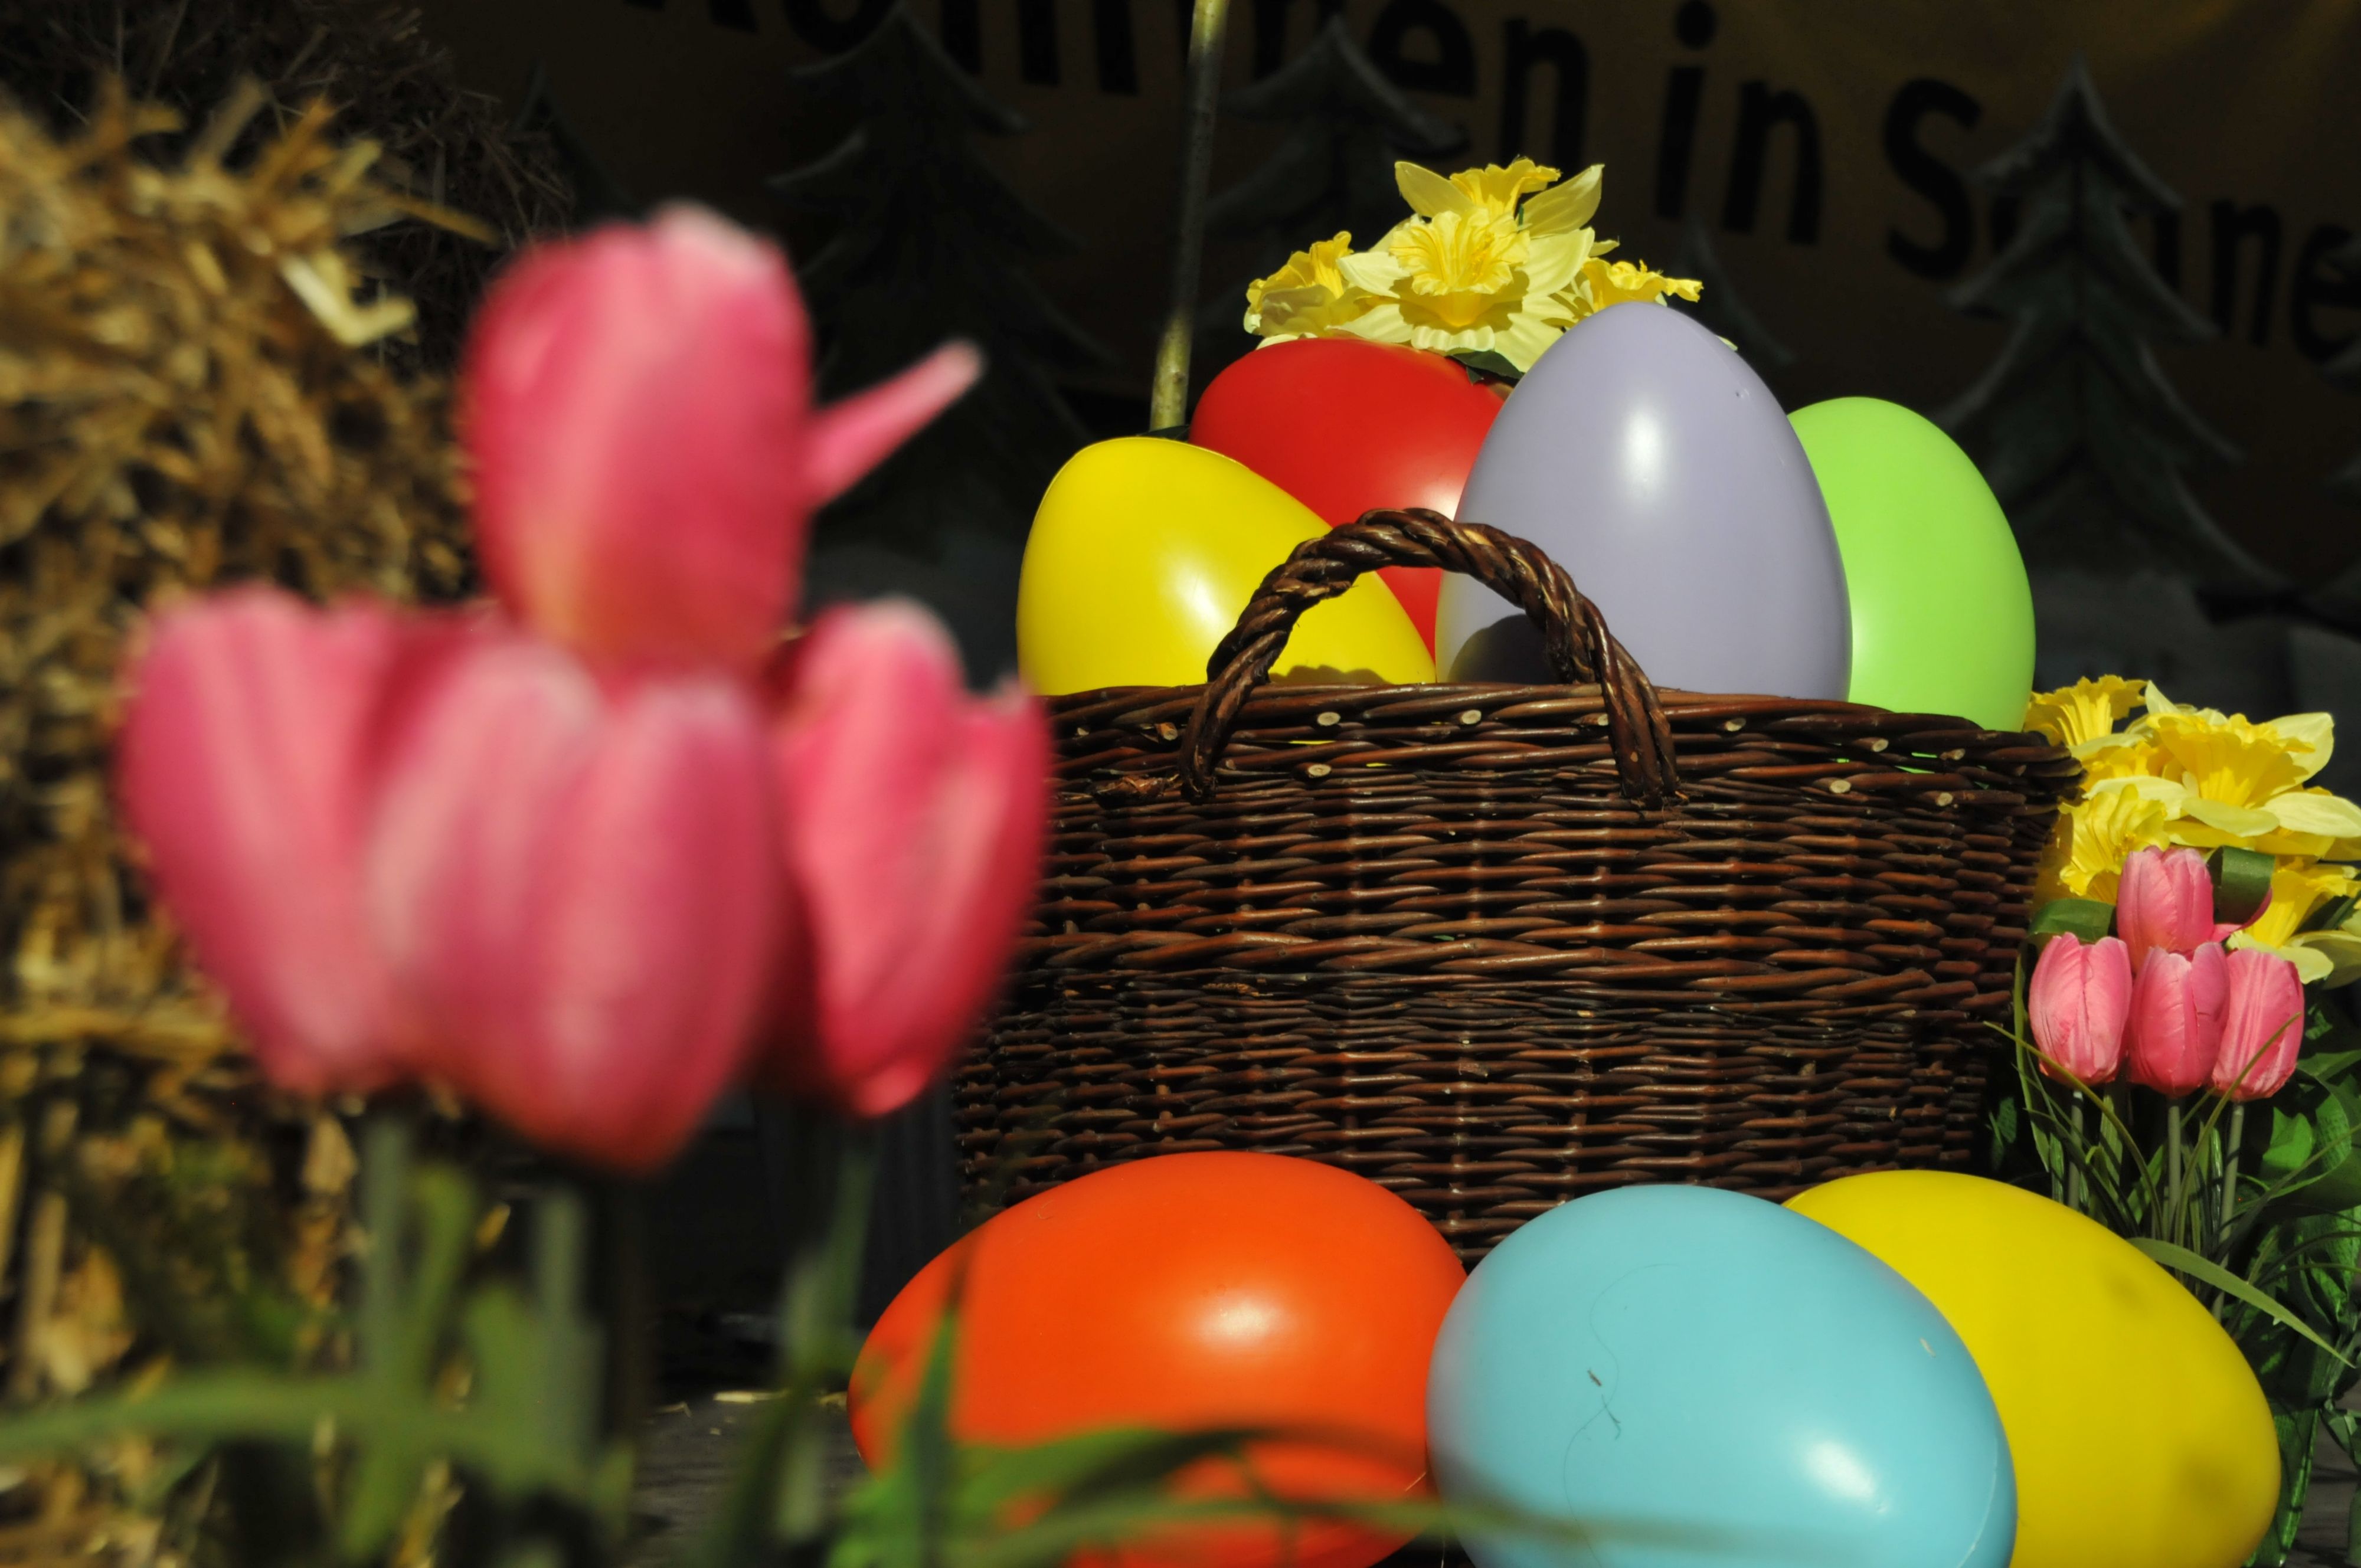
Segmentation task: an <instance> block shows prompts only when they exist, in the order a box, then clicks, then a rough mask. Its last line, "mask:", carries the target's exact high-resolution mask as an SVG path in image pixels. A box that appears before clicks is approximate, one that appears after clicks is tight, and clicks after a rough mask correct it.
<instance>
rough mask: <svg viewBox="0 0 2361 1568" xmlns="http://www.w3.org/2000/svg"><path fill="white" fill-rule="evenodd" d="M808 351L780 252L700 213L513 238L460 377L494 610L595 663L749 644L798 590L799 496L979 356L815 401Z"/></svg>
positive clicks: (875, 450)
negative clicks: (836, 400)
mask: <svg viewBox="0 0 2361 1568" xmlns="http://www.w3.org/2000/svg"><path fill="white" fill-rule="evenodd" d="M810 361H811V332H810V327H809V324H808V323H807V319H806V317H805V314H804V309H803V302H802V299H801V297H800V296H799V295H798V294H797V292H796V284H795V279H794V277H793V275H792V274H790V273H789V272H788V270H787V264H786V258H785V257H783V256H782V255H780V253H779V251H778V249H777V247H774V246H772V245H769V244H766V243H764V242H763V241H762V240H760V239H758V238H756V237H755V236H752V235H750V234H748V233H746V232H745V231H743V230H741V229H739V228H737V227H735V226H734V225H730V224H729V223H727V222H725V221H723V220H722V219H720V218H719V217H716V216H714V215H712V214H708V213H705V212H702V211H699V210H697V209H695V208H686V207H675V208H672V209H668V210H667V211H666V212H665V213H664V214H662V215H661V216H660V217H658V218H657V220H656V221H655V222H654V223H653V224H649V225H644V226H638V225H609V226H607V227H604V228H601V229H598V230H595V231H594V232H592V233H591V234H590V235H589V236H588V237H586V238H583V239H580V240H577V241H574V242H572V243H570V244H566V245H563V246H544V247H538V248H536V249H534V250H532V251H529V252H527V253H526V255H525V256H524V257H523V258H522V259H521V260H520V261H519V262H518V263H517V264H516V265H515V266H514V267H513V268H511V269H510V270H509V271H508V273H507V274H506V275H505V276H504V277H503V278H502V279H501V280H500V285H499V286H498V287H497V288H496V289H494V290H493V291H492V292H491V295H490V296H489V299H488V300H487V301H486V302H485V304H484V308H483V311H482V313H480V314H479V315H478V318H477V321H476V323H475V326H474V329H473V330H472V331H471V332H470V334H469V335H468V340H467V355H466V365H465V368H464V374H463V376H462V378H461V383H460V391H461V409H462V417H461V421H460V432H461V436H462V439H463V441H464V442H465V444H466V446H467V455H468V457H469V459H470V461H471V463H472V465H473V468H474V478H475V488H476V503H475V516H476V543H477V549H478V554H479V556H480V558H481V559H482V561H483V564H484V575H485V576H486V577H487V578H488V579H489V582H490V584H491V587H492V589H493V591H494V592H495V593H496V594H497V595H498V596H499V597H500V602H501V604H502V605H503V606H504V607H505V608H506V609H508V610H509V612H510V614H511V615H512V616H513V617H515V619H516V620H519V621H521V622H522V623H523V624H525V625H526V626H529V627H531V628H532V629H533V630H535V631H537V632H539V633H540V634H542V635H543V636H545V637H549V638H552V639H554V640H555V641H559V642H563V643H565V644H566V646H567V647H569V648H572V649H574V650H575V651H576V652H580V653H583V654H585V655H587V656H589V657H593V658H601V659H609V660H622V661H648V660H654V661H659V662H672V663H706V662H713V663H737V664H751V663H754V662H756V661H759V660H761V659H762V658H763V657H765V656H767V655H768V653H769V652H771V650H772V648H773V647H774V645H775V643H776V642H777V640H778V635H779V630H780V628H781V627H782V626H783V625H785V621H786V620H787V617H788V616H789V614H790V613H791V612H792V611H793V610H794V609H795V607H796V602H797V600H798V599H799V598H801V595H802V585H801V577H802V565H803V556H804V542H805V538H806V534H807V529H808V527H809V522H810V517H811V513H812V510H813V509H814V508H816V507H818V506H819V505H820V504H821V503H822V502H824V501H827V500H829V499H831V498H832V497H833V496H835V495H836V494H837V493H838V492H839V491H840V490H842V489H843V488H845V487H846V486H847V485H850V484H851V483H852V481H853V480H855V479H857V478H859V477H861V476H862V474H863V473H865V472H866V471H867V470H869V469H870V468H872V467H873V466H875V465H876V464H877V463H878V462H879V461H880V460H881V459H883V458H884V455H886V454H887V453H889V452H891V451H892V450H893V449H894V448H895V446H897V445H899V444H901V443H902V441H903V440H904V439H906V437H907V436H908V435H909V434H910V433H912V432H914V431H916V430H917V429H918V428H919V427H920V426H921V425H924V424H925V423H926V422H928V421H929V420H931V419H932V418H934V416H935V415H936V414H938V413H939V412H940V411H942V410H943V408H944V407H945V406H946V405H948V404H949V403H950V402H951V401H952V400H954V399H956V398H957V397H958V396H959V395H960V394H961V392H963V391H964V390H966V389H967V387H968V385H969V383H970V382H972V380H974V378H975V377H976V375H977V373H978V370H979V368H980V365H981V361H979V360H978V359H977V357H976V355H975V353H974V351H973V350H972V349H970V348H968V347H966V346H964V345H950V347H948V348H946V349H944V350H942V351H940V352H939V353H938V354H937V355H936V356H934V357H933V358H931V359H929V360H927V361H925V362H923V363H921V364H919V365H917V366H915V367H912V368H911V369H909V370H907V371H906V372H904V373H903V374H902V375H901V376H900V377H898V378H895V380H892V381H889V382H887V383H886V384H885V385H884V386H883V387H879V388H875V389H872V390H870V391H868V392H866V393H863V394H862V395H860V396H858V397H855V398H852V399H851V400H847V401H846V402H844V403H841V404H839V405H837V406H836V407H834V408H831V409H823V410H815V409H814V408H813V407H812V403H811V369H810ZM692 522H693V526H691V524H692Z"/></svg>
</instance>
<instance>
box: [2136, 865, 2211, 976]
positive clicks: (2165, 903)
mask: <svg viewBox="0 0 2361 1568" xmlns="http://www.w3.org/2000/svg"><path fill="white" fill-rule="evenodd" d="M2213 926H2214V921H2213V874H2212V873H2211V872H2208V871H2207V870H2206V869H2205V857H2204V856H2202V855H2201V854H2199V853H2198V852H2197V851H2196V850H2134V851H2133V852H2132V853H2131V854H2130V855H2128V856H2126V857H2125V860H2124V869H2123V875H2122V878H2121V879H2120V882H2119V884H2118V886H2117V890H2116V893H2115V929H2116V930H2117V931H2118V932H2119V933H2121V934H2122V937H2123V939H2124V945H2125V947H2127V948H2130V949H2131V954H2132V968H2133V969H2134V970H2139V969H2141V968H2143V967H2144V966H2145V965H2146V964H2147V959H2148V957H2149V955H2151V954H2153V953H2158V952H2172V953H2192V952H2195V951H2196V950H2197V948H2198V947H2199V946H2200V945H2201V944H2202V943H2205V942H2209V941H2212V940H2213V939H2214V931H2213Z"/></svg>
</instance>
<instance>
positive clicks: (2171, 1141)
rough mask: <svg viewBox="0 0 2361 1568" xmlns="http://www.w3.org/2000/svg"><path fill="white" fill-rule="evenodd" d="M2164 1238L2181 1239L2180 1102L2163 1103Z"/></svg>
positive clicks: (2174, 1240)
mask: <svg viewBox="0 0 2361 1568" xmlns="http://www.w3.org/2000/svg"><path fill="white" fill-rule="evenodd" d="M2164 1192H2165V1199H2164V1202H2165V1214H2164V1225H2165V1232H2164V1239H2165V1240H2166V1241H2169V1242H2178V1241H2180V1239H2181V1235H2180V1229H2181V1224H2180V1222H2181V1212H2180V1101H2178V1100H2168V1101H2166V1102H2165V1103H2164Z"/></svg>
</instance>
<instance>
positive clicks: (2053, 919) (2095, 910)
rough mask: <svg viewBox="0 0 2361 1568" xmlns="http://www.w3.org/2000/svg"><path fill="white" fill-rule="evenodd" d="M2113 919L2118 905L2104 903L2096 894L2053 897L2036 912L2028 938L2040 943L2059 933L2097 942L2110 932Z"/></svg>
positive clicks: (2037, 943)
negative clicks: (2089, 896)
mask: <svg viewBox="0 0 2361 1568" xmlns="http://www.w3.org/2000/svg"><path fill="white" fill-rule="evenodd" d="M2114 922H2115V906H2114V905H2112V904H2102V903H2100V902H2099V901H2098V900H2097V899H2095V898H2053V899H2051V900H2050V901H2049V902H2048V903H2047V904H2045V905H2042V906H2041V907H2040V908H2038V909H2037V910H2035V911H2034V912H2033V927H2032V929H2031V931H2029V932H2028V933H2027V938H2028V939H2029V940H2030V941H2032V942H2033V943H2034V944H2035V945H2036V946H2039V945H2040V944H2042V943H2044V942H2047V941H2048V939H2049V938H2052V937H2056V936H2059V935H2071V936H2074V937H2077V938H2081V940H2083V941H2085V942H2095V941H2097V940H2098V939H2099V938H2102V937H2103V936H2105V935H2106V934H2107V931H2108V929H2109V928H2110V927H2113V926H2114Z"/></svg>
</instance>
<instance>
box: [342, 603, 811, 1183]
mask: <svg viewBox="0 0 2361 1568" xmlns="http://www.w3.org/2000/svg"><path fill="white" fill-rule="evenodd" d="M421 685H422V687H423V689H422V690H421V691H420V692H419V693H418V694H417V695H416V696H414V697H413V698H412V701H411V702H409V703H408V704H407V705H405V711H404V712H403V713H402V715H401V717H400V718H399V720H398V722H397V723H396V724H395V725H394V726H393V727H392V728H391V730H390V733H389V735H388V736H387V739H386V749H385V753H384V763H383V769H382V772H381V773H380V774H379V780H378V795H377V799H376V812H375V816H374V819H373V823H372V828H373V831H372V834H371V839H370V844H369V866H368V870H369V894H370V896H371V902H372V912H373V914H374V916H375V918H376V927H377V930H378V933H379V940H380V941H381V942H382V943H383V944H384V948H385V951H386V954H387V957H388V960H389V961H390V964H391V965H392V968H393V971H394V973H395V975H396V976H397V977H398V978H399V980H400V981H401V989H402V992H403V994H404V995H405V996H407V997H409V998H411V999H412V1001H413V1003H414V1005H415V1006H416V1007H417V1009H418V1011H419V1013H420V1014H421V1017H422V1020H423V1024H424V1025H425V1029H424V1032H423V1036H422V1038H421V1042H420V1045H419V1048H418V1056H419V1060H420V1065H421V1066H422V1067H423V1068H424V1069H427V1070H429V1071H431V1072H432V1073H434V1075H435V1076H437V1077H440V1078H442V1079H444V1080H447V1081H448V1082H450V1083H451V1084H452V1085H453V1086H454V1087H456V1088H457V1089H458V1090H459V1091H460V1092H461V1093H462V1094H464V1095H465V1096H466V1097H467V1098H468V1099H469V1100H472V1101H474V1102H477V1103H478V1104H481V1105H484V1106H487V1107H490V1108H493V1109H496V1110H497V1111H499V1113H500V1115H501V1117H502V1118H503V1119H504V1120H505V1121H506V1122H507V1123H508V1124H510V1125H511V1127H513V1128H515V1129H516V1130H517V1131H518V1132H520V1133H522V1134H523V1135H525V1136H527V1137H528V1138H531V1139H532V1140H533V1142H535V1143H538V1144H540V1145H542V1146H544V1147H546V1148H552V1149H556V1150H560V1151H563V1152H566V1153H568V1154H574V1155H578V1156H582V1157H588V1158H596V1159H599V1160H601V1161H603V1162H604V1163H607V1164H610V1165H614V1166H619V1167H621V1168H626V1169H635V1170H643V1169H650V1168H654V1167H655V1166H658V1165H661V1164H662V1163H663V1162H664V1160H665V1159H666V1158H667V1157H669V1156H670V1155H671V1154H672V1153H673V1151H674V1150H675V1149H676V1148H678V1147H679V1146H680V1145H681V1143H682V1142H683V1141H684V1140H686V1138H687V1137H688V1136H689V1135H690V1134H692V1133H693V1132H695V1131H696V1129H697V1125H698V1124H699V1123H700V1122H701V1121H702V1120H703V1119H704V1116H705V1113H706V1111H707V1109H708V1107H709V1106H710V1105H711V1104H712V1102H713V1101H714V1099H715V1098H716V1097H717V1096H718V1095H719V1094H720V1093H721V1091H723V1090H724V1089H726V1088H728V1087H729V1085H730V1082H731V1081H732V1080H734V1079H735V1078H736V1077H737V1076H738V1072H739V1069H740V1068H741V1065H742V1064H743V1062H744V1059H745V1050H746V1042H747V1040H748V1038H749V1036H751V1034H752V1031H753V1029H754V1027H755V1026H756V1025H757V1024H758V1023H759V1022H760V1015H761V1014H762V1011H763V1008H764V1006H765V1005H766V1004H767V1003H768V1000H769V997H768V992H769V987H770V983H771V975H772V968H773V965H774V962H775V961H776V959H777V957H778V953H779V950H780V949H779V944H780V940H781V925H780V922H781V910H782V907H783V906H784V905H785V900H786V892H785V888H784V887H783V886H782V885H781V881H780V878H779V877H778V875H777V872H776V869H775V866H774V864H773V863H772V862H773V857H774V855H775V852H776V851H775V849H774V842H775V836H776V828H775V824H774V795H775V794H776V784H775V783H774V778H773V774H772V772H771V769H770V765H769V756H768V751H767V746H766V742H765V737H764V731H763V712H762V709H761V707H760V706H759V703H758V701H757V696H756V694H755V693H754V692H753V691H752V690H751V689H749V688H748V687H746V686H745V685H741V683H738V682H736V681H733V680H731V679H730V678H729V677H727V676H726V675H724V676H718V675H713V674H689V675H678V676H665V677H658V678H645V679H636V680H629V681H620V682H609V683H601V682H599V681H598V680H595V679H594V678H592V676H591V675H590V674H589V673H588V671H587V670H585V669H584V667H583V666H582V665H581V664H580V663H577V662H576V661H575V660H574V659H573V658H572V657H570V656H569V655H567V654H566V652H564V651H563V650H562V649H559V648H557V647H555V646H554V645H552V644H550V643H547V642H544V641H539V640H537V639H533V638H529V637H525V636H522V635H519V634H516V633H514V632H509V633H506V634H504V635H500V636H486V637H484V638H482V639H480V640H477V641H472V642H471V645H470V646H469V647H468V648H467V650H466V651H465V652H464V654H461V655H458V656H455V657H452V658H450V659H448V660H446V661H445V665H444V667H443V668H442V669H440V670H438V671H434V672H433V673H431V674H428V675H427V676H426V677H425V678H424V679H423V680H422V682H421Z"/></svg>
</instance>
